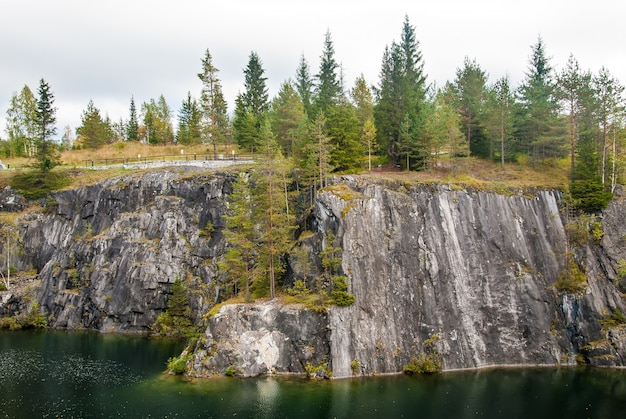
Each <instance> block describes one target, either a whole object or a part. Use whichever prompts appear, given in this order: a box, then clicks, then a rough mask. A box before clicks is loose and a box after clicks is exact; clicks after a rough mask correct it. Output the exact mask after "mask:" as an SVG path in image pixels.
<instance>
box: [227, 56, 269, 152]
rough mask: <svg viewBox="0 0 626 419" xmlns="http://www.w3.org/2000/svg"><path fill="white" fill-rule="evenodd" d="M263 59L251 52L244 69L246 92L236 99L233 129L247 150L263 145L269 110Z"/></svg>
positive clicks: (241, 144)
mask: <svg viewBox="0 0 626 419" xmlns="http://www.w3.org/2000/svg"><path fill="white" fill-rule="evenodd" d="M264 73H265V70H264V69H263V66H262V63H261V60H260V58H259V56H258V55H257V53H256V52H254V51H253V52H251V53H250V57H249V60H248V65H247V67H246V68H245V69H244V75H245V83H244V84H245V92H244V93H240V94H239V95H238V96H237V99H236V100H235V118H234V120H233V129H234V131H235V141H236V142H237V144H238V145H239V146H240V147H242V148H244V149H246V150H255V149H258V148H259V146H261V140H260V130H261V126H262V125H263V122H264V121H263V120H264V118H265V117H266V116H267V112H268V110H269V101H268V93H267V86H266V83H265V82H266V80H267V78H266V77H264V76H263V74H264Z"/></svg>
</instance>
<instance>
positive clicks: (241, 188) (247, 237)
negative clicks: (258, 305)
mask: <svg viewBox="0 0 626 419" xmlns="http://www.w3.org/2000/svg"><path fill="white" fill-rule="evenodd" d="M249 180H250V177H249V174H248V173H244V172H240V173H239V175H238V178H237V181H236V182H233V190H232V193H231V194H230V197H229V198H230V199H229V206H228V214H227V215H225V216H224V220H225V225H226V228H225V229H224V237H225V238H226V242H227V243H228V247H227V250H226V253H225V255H224V259H223V261H222V262H220V264H219V266H220V269H221V270H223V271H225V272H226V275H227V276H228V278H229V284H231V286H232V287H233V293H234V294H235V295H236V294H237V293H238V289H239V284H240V283H243V284H244V289H245V298H246V301H250V287H251V285H252V284H253V283H254V282H255V281H256V278H257V276H258V272H257V270H256V267H255V264H254V262H255V258H256V243H257V238H256V233H257V230H256V228H255V221H254V217H253V214H254V207H253V201H252V192H251V187H250V182H249Z"/></svg>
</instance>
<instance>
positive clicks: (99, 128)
mask: <svg viewBox="0 0 626 419" xmlns="http://www.w3.org/2000/svg"><path fill="white" fill-rule="evenodd" d="M110 134H111V130H110V126H109V125H108V124H107V123H106V121H105V120H103V119H102V116H101V115H100V110H99V109H98V108H96V106H95V105H94V103H93V100H89V103H88V104H87V109H85V110H84V111H83V115H82V118H81V125H80V127H78V128H76V135H77V136H78V142H79V143H80V144H81V145H82V147H84V148H89V149H96V148H99V147H102V146H103V145H105V144H107V143H108V142H109V140H110Z"/></svg>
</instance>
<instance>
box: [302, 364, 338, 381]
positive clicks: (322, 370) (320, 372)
mask: <svg viewBox="0 0 626 419" xmlns="http://www.w3.org/2000/svg"><path fill="white" fill-rule="evenodd" d="M304 369H305V371H306V373H307V375H308V377H309V378H311V379H328V378H332V376H333V372H332V370H331V369H330V367H329V365H328V362H321V363H319V364H318V365H312V364H311V363H310V362H307V363H306V365H305V366H304Z"/></svg>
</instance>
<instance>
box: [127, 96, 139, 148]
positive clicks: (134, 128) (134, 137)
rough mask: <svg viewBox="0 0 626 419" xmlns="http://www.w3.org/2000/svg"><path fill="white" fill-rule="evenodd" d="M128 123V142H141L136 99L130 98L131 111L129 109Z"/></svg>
mask: <svg viewBox="0 0 626 419" xmlns="http://www.w3.org/2000/svg"><path fill="white" fill-rule="evenodd" d="M129 114H130V115H129V117H128V123H127V124H126V140H127V141H138V140H139V122H138V121H137V108H136V107H135V98H134V97H133V96H131V97H130V109H129Z"/></svg>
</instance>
